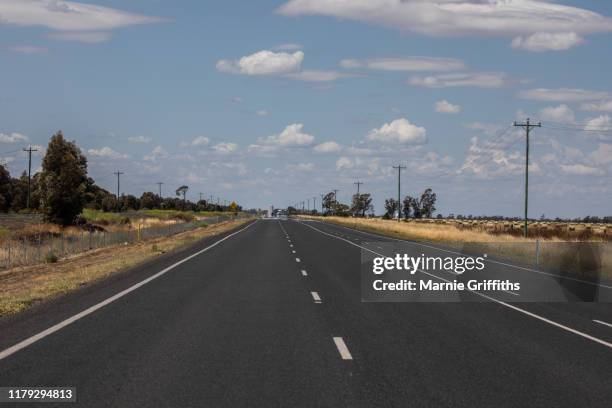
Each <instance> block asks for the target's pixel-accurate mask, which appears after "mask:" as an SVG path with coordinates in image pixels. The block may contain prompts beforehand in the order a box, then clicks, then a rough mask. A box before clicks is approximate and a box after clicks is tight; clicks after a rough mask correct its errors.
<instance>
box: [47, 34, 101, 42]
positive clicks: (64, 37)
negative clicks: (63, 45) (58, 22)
mask: <svg viewBox="0 0 612 408" xmlns="http://www.w3.org/2000/svg"><path fill="white" fill-rule="evenodd" d="M47 37H49V38H51V39H52V40H58V41H75V42H82V43H86V44H97V43H103V42H106V41H108V40H110V39H111V38H112V37H113V35H112V34H111V33H109V32H106V31H62V32H57V33H51V34H49V35H47Z"/></svg>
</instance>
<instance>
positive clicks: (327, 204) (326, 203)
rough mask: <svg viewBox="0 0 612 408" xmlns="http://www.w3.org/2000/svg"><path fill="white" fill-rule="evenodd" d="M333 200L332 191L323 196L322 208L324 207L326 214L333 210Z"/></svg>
mask: <svg viewBox="0 0 612 408" xmlns="http://www.w3.org/2000/svg"><path fill="white" fill-rule="evenodd" d="M335 202H336V197H335V194H334V192H333V191H332V192H330V193H327V194H325V196H323V208H324V209H325V213H326V214H329V213H331V212H332V211H333V207H334V203H335Z"/></svg>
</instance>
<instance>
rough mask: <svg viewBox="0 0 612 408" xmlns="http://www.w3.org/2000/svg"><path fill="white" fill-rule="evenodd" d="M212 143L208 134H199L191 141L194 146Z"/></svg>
mask: <svg viewBox="0 0 612 408" xmlns="http://www.w3.org/2000/svg"><path fill="white" fill-rule="evenodd" d="M209 143H210V139H209V138H207V137H206V136H198V137H196V138H195V139H193V140H192V141H191V145H192V146H207V145H208V144H209Z"/></svg>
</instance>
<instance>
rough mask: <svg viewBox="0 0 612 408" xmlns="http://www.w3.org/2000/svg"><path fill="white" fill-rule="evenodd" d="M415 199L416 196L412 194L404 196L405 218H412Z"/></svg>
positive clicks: (403, 209)
mask: <svg viewBox="0 0 612 408" xmlns="http://www.w3.org/2000/svg"><path fill="white" fill-rule="evenodd" d="M413 201H414V198H412V197H410V196H406V197H405V198H404V202H403V206H402V212H403V213H404V218H405V219H408V218H410V214H411V212H412V206H413Z"/></svg>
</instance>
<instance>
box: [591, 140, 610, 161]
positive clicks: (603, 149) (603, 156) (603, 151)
mask: <svg viewBox="0 0 612 408" xmlns="http://www.w3.org/2000/svg"><path fill="white" fill-rule="evenodd" d="M590 158H591V160H592V161H593V163H595V164H598V165H608V164H612V144H606V143H600V144H599V146H598V148H597V150H595V151H594V152H593V153H591V155H590Z"/></svg>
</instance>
